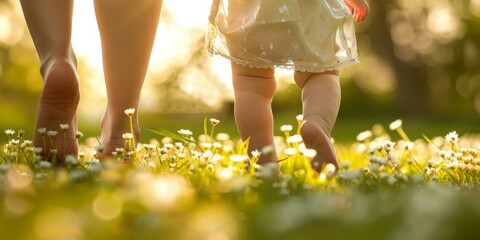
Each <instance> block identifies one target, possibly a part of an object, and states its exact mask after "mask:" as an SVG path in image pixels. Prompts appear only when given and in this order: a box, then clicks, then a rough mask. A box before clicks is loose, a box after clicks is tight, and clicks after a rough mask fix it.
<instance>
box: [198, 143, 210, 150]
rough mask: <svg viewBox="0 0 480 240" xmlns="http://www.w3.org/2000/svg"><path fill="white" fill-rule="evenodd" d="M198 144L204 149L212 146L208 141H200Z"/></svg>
mask: <svg viewBox="0 0 480 240" xmlns="http://www.w3.org/2000/svg"><path fill="white" fill-rule="evenodd" d="M200 146H202V147H203V148H205V149H210V148H211V147H212V144H211V143H208V142H202V143H200Z"/></svg>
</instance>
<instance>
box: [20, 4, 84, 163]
mask: <svg viewBox="0 0 480 240" xmlns="http://www.w3.org/2000/svg"><path fill="white" fill-rule="evenodd" d="M20 2H21V5H22V9H23V13H24V15H25V20H26V22H27V25H28V28H29V31H30V34H31V36H32V39H33V42H34V44H35V47H36V50H37V53H38V56H39V58H40V73H41V75H42V77H43V82H44V85H43V89H42V93H41V96H40V99H39V105H38V112H37V119H36V129H42V128H45V129H46V130H47V131H58V133H57V135H56V136H55V137H53V140H54V141H53V145H52V144H51V141H50V140H49V138H48V137H47V136H45V135H44V134H41V133H39V132H38V131H36V132H35V136H34V145H35V146H36V147H42V148H44V155H45V157H46V158H49V159H50V158H51V156H52V154H51V152H50V149H56V150H57V151H58V153H57V159H58V160H63V158H64V156H65V155H67V154H70V155H74V156H76V155H77V153H78V146H77V141H76V138H75V135H76V133H77V121H76V111H77V106H78V101H79V99H80V93H79V85H78V84H79V83H78V77H77V69H76V68H77V63H76V59H75V55H74V53H73V50H72V46H71V28H72V27H71V25H72V12H73V1H72V0H42V1H37V0H21V1H20ZM60 124H68V125H69V128H68V129H66V130H65V132H64V131H63V130H61V129H60V126H59V125H60ZM64 134H65V135H64ZM44 137H45V140H46V141H44ZM65 137H66V140H65Z"/></svg>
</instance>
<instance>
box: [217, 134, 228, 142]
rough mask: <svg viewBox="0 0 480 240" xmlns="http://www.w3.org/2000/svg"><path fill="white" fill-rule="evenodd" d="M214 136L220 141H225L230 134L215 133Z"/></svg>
mask: <svg viewBox="0 0 480 240" xmlns="http://www.w3.org/2000/svg"><path fill="white" fill-rule="evenodd" d="M216 138H217V140H218V141H221V142H222V141H227V140H229V139H230V135H228V134H227V133H219V134H217V136H216Z"/></svg>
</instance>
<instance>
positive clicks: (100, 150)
mask: <svg viewBox="0 0 480 240" xmlns="http://www.w3.org/2000/svg"><path fill="white" fill-rule="evenodd" d="M104 149H105V148H104V146H103V145H101V144H99V145H97V146H95V151H97V152H99V153H102V152H103V150H104Z"/></svg>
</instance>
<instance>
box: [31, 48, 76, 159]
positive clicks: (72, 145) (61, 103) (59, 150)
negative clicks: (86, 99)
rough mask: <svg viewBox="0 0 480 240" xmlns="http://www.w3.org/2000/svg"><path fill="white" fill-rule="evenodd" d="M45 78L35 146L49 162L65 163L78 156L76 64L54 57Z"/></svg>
mask: <svg viewBox="0 0 480 240" xmlns="http://www.w3.org/2000/svg"><path fill="white" fill-rule="evenodd" d="M41 72H42V76H43V79H44V85H43V90H42V93H41V95H40V99H39V104H38V112H37V119H36V129H37V131H36V132H35V136H34V145H35V146H36V147H41V148H43V154H42V155H43V157H44V159H45V160H49V161H53V162H55V163H57V164H61V163H62V162H63V160H64V158H65V156H66V155H73V156H74V157H76V156H77V155H78V144H77V139H76V134H77V106H78V102H79V100H80V91H79V83H78V76H77V70H76V64H75V61H72V60H70V59H68V58H66V57H56V58H52V59H51V60H50V61H48V62H47V63H45V64H44V65H43V66H42V69H41Z"/></svg>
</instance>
